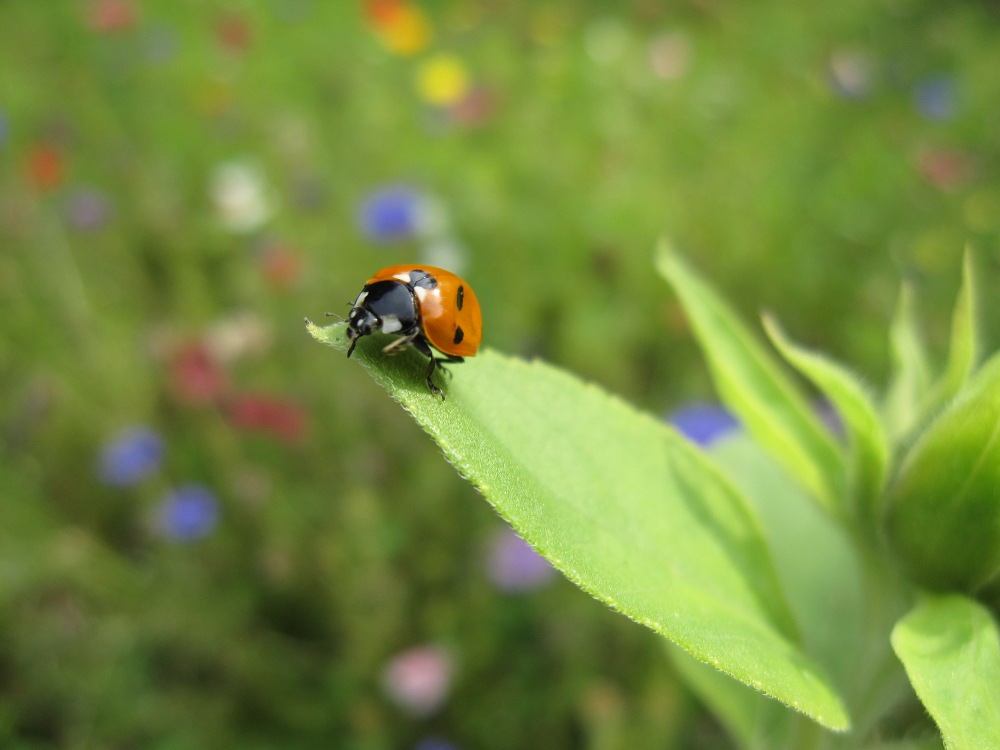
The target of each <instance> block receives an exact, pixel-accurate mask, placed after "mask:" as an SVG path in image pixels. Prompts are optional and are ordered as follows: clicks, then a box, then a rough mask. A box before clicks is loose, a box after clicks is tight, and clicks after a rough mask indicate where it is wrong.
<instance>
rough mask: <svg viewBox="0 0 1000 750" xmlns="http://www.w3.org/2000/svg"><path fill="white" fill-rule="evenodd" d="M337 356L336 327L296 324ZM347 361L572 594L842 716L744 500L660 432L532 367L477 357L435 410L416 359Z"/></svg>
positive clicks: (591, 389)
mask: <svg viewBox="0 0 1000 750" xmlns="http://www.w3.org/2000/svg"><path fill="white" fill-rule="evenodd" d="M309 330H310V332H311V333H312V335H313V336H314V337H316V338H317V339H318V340H320V341H323V342H325V343H329V344H332V345H334V346H336V347H337V348H338V349H340V350H342V351H346V349H347V341H346V337H345V335H344V330H345V326H344V325H343V324H337V325H334V326H330V327H328V328H317V327H316V326H313V325H310V326H309ZM379 346H380V342H374V341H371V340H362V341H361V343H359V344H358V347H357V350H356V354H355V356H358V357H359V358H360V360H361V362H362V363H363V364H364V365H365V366H366V367H367V368H369V369H370V370H372V372H373V373H374V374H375V377H376V379H377V380H379V382H381V383H382V384H383V385H384V386H386V387H387V388H388V390H389V392H390V393H391V394H392V395H393V397H394V398H396V399H397V400H398V401H399V402H400V403H401V404H402V405H403V406H404V407H405V408H406V409H407V411H409V412H410V413H411V414H412V415H413V417H414V418H415V419H416V420H417V422H418V423H419V424H420V425H421V426H422V427H423V428H424V429H426V430H427V431H428V432H429V433H430V434H431V435H432V436H433V437H434V439H435V440H437V442H438V444H439V445H440V446H441V448H442V450H443V451H444V453H445V456H446V457H447V458H448V460H449V461H451V462H452V463H453V464H454V465H455V468H456V469H458V471H459V472H461V473H462V474H463V475H464V476H465V477H467V478H468V479H469V480H470V481H471V482H472V483H473V484H474V485H476V487H478V488H479V490H480V491H481V492H482V493H483V495H484V496H485V497H486V499H487V500H489V501H490V503H492V504H493V506H494V507H495V508H496V509H497V510H498V511H499V513H500V514H501V515H502V516H503V517H504V518H505V519H507V520H508V521H509V522H510V523H511V524H512V525H513V526H514V528H515V529H517V531H518V532H519V533H520V534H522V535H523V536H524V537H525V538H526V539H528V540H529V541H531V542H532V543H533V544H534V545H535V547H536V548H537V549H538V551H539V552H541V553H542V554H543V555H545V556H546V557H547V558H548V559H549V560H550V561H551V562H552V563H553V564H554V565H555V566H556V567H558V568H559V569H560V570H562V572H563V573H564V574H565V575H566V576H567V577H568V578H569V579H570V580H572V581H573V582H574V583H576V584H577V585H579V586H580V587H581V588H583V589H584V590H586V591H588V592H590V593H591V594H593V595H594V596H595V597H596V598H598V599H600V600H602V601H604V602H605V603H606V604H608V605H609V606H611V607H613V608H615V609H617V610H619V611H621V612H622V613H624V614H625V615H628V616H629V617H631V618H632V619H634V620H636V621H637V622H640V623H642V624H644V625H646V626H648V627H650V628H652V629H653V630H655V631H656V632H658V633H661V634H662V635H664V636H666V637H667V638H669V639H670V640H672V641H673V642H674V643H677V644H678V645H679V646H681V647H682V648H684V649H685V650H687V651H688V652H690V653H691V654H692V655H694V656H695V657H697V658H698V659H700V660H702V661H704V662H707V663H709V664H712V665H714V666H715V667H716V668H717V669H719V670H721V671H723V672H725V673H727V674H729V675H731V676H733V677H735V678H736V679H738V680H740V681H741V682H744V683H746V684H748V685H752V686H754V687H756V688H757V689H758V690H760V691H761V692H763V693H766V694H768V695H771V696H774V697H775V698H777V699H779V700H781V701H782V702H783V703H785V704H787V705H793V706H795V707H796V708H797V709H798V710H800V711H802V712H804V713H806V714H807V715H809V716H811V717H813V718H814V719H816V720H817V721H819V722H820V723H822V724H823V725H825V726H828V727H830V728H832V729H844V728H845V727H846V721H847V720H846V715H845V713H844V709H843V706H842V705H841V704H840V701H839V700H838V699H837V698H836V697H835V695H834V692H833V689H832V688H831V686H830V683H829V679H828V678H827V677H826V675H825V674H824V671H823V669H822V668H820V667H819V666H818V665H817V664H815V663H814V662H813V661H812V660H811V659H809V658H808V657H807V656H806V655H805V654H804V653H803V652H802V650H801V649H800V648H799V646H798V643H797V641H798V634H797V631H796V626H795V625H794V624H793V618H792V616H791V613H790V612H789V610H788V607H787V604H786V603H785V601H784V597H783V594H782V593H781V587H780V585H779V583H778V579H777V576H776V574H775V571H774V568H773V563H772V561H771V558H770V555H769V553H768V551H767V546H766V544H765V542H764V539H763V537H762V535H761V531H760V528H759V526H758V524H757V521H756V520H755V518H754V516H753V514H752V513H751V511H750V508H749V507H748V505H747V501H746V499H745V498H744V497H743V496H742V495H741V494H740V493H739V492H738V491H737V490H736V488H735V487H734V486H733V485H732V484H731V483H730V482H729V481H728V480H727V479H726V478H725V477H724V476H723V475H722V474H721V473H720V472H719V470H718V469H717V468H716V467H715V466H714V465H713V464H712V462H711V461H709V459H708V458H707V457H706V456H704V455H703V454H702V453H701V452H699V451H698V450H697V449H695V448H694V447H693V446H692V445H690V444H689V443H688V442H687V441H686V440H684V438H682V437H681V436H680V435H678V434H676V433H675V432H674V431H673V430H671V429H670V428H668V427H667V426H666V425H664V424H662V423H659V422H657V421H655V420H652V419H650V418H648V417H646V416H645V415H642V414H640V413H638V412H636V411H635V410H633V409H632V408H630V407H628V406H627V405H626V404H625V403H624V402H622V401H620V400H618V399H616V398H614V397H612V396H609V395H608V394H606V393H605V392H604V391H602V390H600V389H599V388H597V387H595V386H592V385H586V384H583V383H581V382H580V381H578V380H576V379H575V378H572V377H571V376H569V375H568V374H566V373H564V372H561V371H559V370H556V369H554V368H552V367H550V366H548V365H545V364H543V363H541V362H530V363H526V362H523V361H520V360H516V359H512V358H510V357H505V356H503V355H501V354H499V353H497V352H494V351H490V350H487V351H485V352H483V353H482V354H480V355H479V356H477V357H476V358H475V359H472V360H469V361H468V362H467V363H465V364H463V365H462V366H461V368H458V367H455V368H453V369H454V370H456V372H455V377H454V379H453V380H452V382H450V383H449V384H448V386H447V394H448V400H447V402H445V403H444V404H441V403H438V402H437V401H436V399H434V398H433V397H432V396H431V395H430V394H429V393H428V392H427V390H426V388H425V387H424V386H423V383H422V380H421V379H420V378H419V377H415V376H416V374H417V372H418V371H419V370H421V369H422V367H421V363H420V361H419V359H420V358H419V356H417V355H416V354H415V353H412V352H411V353H410V354H409V355H407V356H397V357H394V358H386V357H384V356H379V355H380V352H379V351H378V347H379Z"/></svg>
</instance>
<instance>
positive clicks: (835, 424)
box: [813, 398, 845, 438]
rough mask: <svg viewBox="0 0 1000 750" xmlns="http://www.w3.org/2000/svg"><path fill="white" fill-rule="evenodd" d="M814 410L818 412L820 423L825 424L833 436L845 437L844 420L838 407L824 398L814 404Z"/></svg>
mask: <svg viewBox="0 0 1000 750" xmlns="http://www.w3.org/2000/svg"><path fill="white" fill-rule="evenodd" d="M813 408H814V409H815V410H816V416H818V417H819V421H820V422H822V423H823V426H824V427H826V429H828V430H829V431H830V432H831V433H832V434H833V435H834V437H837V438H843V437H844V432H845V431H844V420H843V419H841V417H840V412H838V411H837V407H835V406H834V405H833V404H831V403H830V402H829V401H827V400H826V399H824V398H821V399H817V400H816V401H814V402H813Z"/></svg>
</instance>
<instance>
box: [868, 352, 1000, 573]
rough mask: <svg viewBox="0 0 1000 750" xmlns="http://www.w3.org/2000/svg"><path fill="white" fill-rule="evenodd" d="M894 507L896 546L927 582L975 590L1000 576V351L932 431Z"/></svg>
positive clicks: (891, 527)
mask: <svg viewBox="0 0 1000 750" xmlns="http://www.w3.org/2000/svg"><path fill="white" fill-rule="evenodd" d="M887 509H888V514H887V518H886V522H887V530H888V534H889V539H890V541H891V542H892V545H893V548H894V549H895V551H896V553H897V555H898V556H899V557H900V559H901V560H902V561H903V563H904V565H905V567H906V568H907V570H908V572H909V573H910V574H911V575H912V576H913V577H914V578H915V579H916V580H917V581H918V582H920V583H922V584H923V585H925V586H928V587H930V588H934V589H952V590H955V589H957V590H975V589H977V588H979V587H980V586H982V585H984V584H986V583H987V582H989V581H990V580H991V579H992V578H994V577H996V576H997V575H998V574H1000V354H996V355H994V356H993V357H992V358H991V359H990V361H989V362H988V363H987V364H986V365H985V366H984V367H983V368H982V369H981V370H980V371H979V372H978V373H977V374H976V376H975V377H974V378H973V379H972V380H970V381H969V382H968V383H967V384H966V386H965V387H964V388H963V389H962V390H961V391H960V392H959V394H958V396H956V398H955V400H954V401H952V403H951V404H949V405H948V407H947V408H946V409H945V410H944V411H943V412H942V413H941V414H940V416H939V417H938V418H937V419H935V420H934V422H932V423H931V424H930V426H928V427H927V428H926V429H925V430H924V432H923V434H922V435H921V436H920V439H919V440H918V441H917V443H916V444H915V445H914V446H913V448H912V449H911V450H910V452H909V454H908V455H907V457H906V459H905V460H904V462H903V465H902V467H901V469H900V471H899V476H898V477H897V479H896V483H895V484H894V486H893V487H892V488H891V490H890V492H889V496H888V504H887Z"/></svg>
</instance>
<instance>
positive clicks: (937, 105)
mask: <svg viewBox="0 0 1000 750" xmlns="http://www.w3.org/2000/svg"><path fill="white" fill-rule="evenodd" d="M913 103H914V104H915V105H916V108H917V111H918V112H919V113H920V114H921V115H923V116H924V117H926V118H927V119H928V120H950V119H952V118H953V117H954V116H955V112H956V110H957V109H958V91H957V89H956V86H955V80H954V79H953V78H951V77H950V76H946V75H936V76H931V77H929V78H925V79H924V80H922V81H921V82H920V83H918V84H917V86H916V88H915V89H914V90H913Z"/></svg>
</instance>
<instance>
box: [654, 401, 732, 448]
mask: <svg viewBox="0 0 1000 750" xmlns="http://www.w3.org/2000/svg"><path fill="white" fill-rule="evenodd" d="M667 421H668V422H670V424H672V425H673V426H674V427H675V428H676V429H677V430H678V432H680V433H681V434H682V435H684V436H685V437H686V438H688V440H691V441H692V442H694V443H697V444H698V445H700V446H702V447H706V448H707V447H708V446H709V445H711V444H712V443H714V442H715V441H716V440H718V439H719V438H721V437H723V436H725V435H728V434H729V433H730V432H732V431H733V430H736V429H737V428H738V427H739V426H740V423H739V421H737V419H736V417H734V416H733V415H732V414H730V413H729V412H728V411H726V410H725V409H724V408H722V407H721V406H719V405H718V404H709V403H692V404H688V405H687V406H682V407H680V408H679V409H677V410H676V411H673V412H671V413H670V414H668V415H667Z"/></svg>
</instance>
